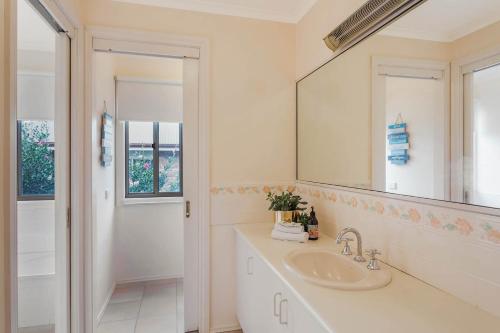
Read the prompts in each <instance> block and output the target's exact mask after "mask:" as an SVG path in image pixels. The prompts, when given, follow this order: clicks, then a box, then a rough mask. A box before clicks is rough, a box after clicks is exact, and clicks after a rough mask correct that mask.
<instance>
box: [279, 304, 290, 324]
mask: <svg viewBox="0 0 500 333" xmlns="http://www.w3.org/2000/svg"><path fill="white" fill-rule="evenodd" d="M283 304H286V305H287V309H286V311H287V315H286V320H283V308H282V306H283ZM280 324H281V325H288V300H287V299H282V300H281V301H280Z"/></svg>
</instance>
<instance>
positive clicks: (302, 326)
mask: <svg viewBox="0 0 500 333" xmlns="http://www.w3.org/2000/svg"><path fill="white" fill-rule="evenodd" d="M288 303H289V304H290V307H289V309H288V311H289V314H290V317H292V318H293V332H294V333H328V331H327V330H326V328H324V327H323V326H322V325H321V323H320V322H319V321H318V319H316V318H315V317H314V316H313V314H312V313H311V312H310V311H309V310H308V309H307V308H306V307H305V306H304V305H303V304H302V302H300V301H299V300H298V299H297V298H295V296H294V295H291V294H289V295H288Z"/></svg>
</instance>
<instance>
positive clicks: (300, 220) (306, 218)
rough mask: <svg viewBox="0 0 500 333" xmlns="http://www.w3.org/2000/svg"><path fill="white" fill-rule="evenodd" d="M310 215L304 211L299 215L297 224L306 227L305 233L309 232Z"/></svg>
mask: <svg viewBox="0 0 500 333" xmlns="http://www.w3.org/2000/svg"><path fill="white" fill-rule="evenodd" d="M309 220H310V217H309V214H307V213H306V212H304V211H302V212H299V213H298V214H297V223H300V224H302V225H303V226H304V231H306V232H307V226H308V225H309Z"/></svg>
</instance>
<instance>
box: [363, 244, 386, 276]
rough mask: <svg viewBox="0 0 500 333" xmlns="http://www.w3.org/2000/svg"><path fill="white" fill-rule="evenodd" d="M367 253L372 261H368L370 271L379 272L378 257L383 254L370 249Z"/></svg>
mask: <svg viewBox="0 0 500 333" xmlns="http://www.w3.org/2000/svg"><path fill="white" fill-rule="evenodd" d="M365 253H366V254H367V255H368V256H369V257H370V260H369V261H368V265H367V266H366V267H368V269H369V270H371V271H376V270H379V269H380V266H379V264H378V260H377V255H379V254H382V253H380V251H379V250H377V249H369V250H366V251H365Z"/></svg>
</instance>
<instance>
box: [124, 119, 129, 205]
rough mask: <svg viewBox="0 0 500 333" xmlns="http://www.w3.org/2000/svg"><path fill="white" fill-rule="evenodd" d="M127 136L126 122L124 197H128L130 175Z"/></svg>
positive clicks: (126, 124) (126, 125)
mask: <svg viewBox="0 0 500 333" xmlns="http://www.w3.org/2000/svg"><path fill="white" fill-rule="evenodd" d="M129 149H130V147H129V134H128V121H126V122H125V197H128V196H129V194H130V193H129V185H130V183H129V182H130V175H129V163H130V161H129V156H128V154H129Z"/></svg>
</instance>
